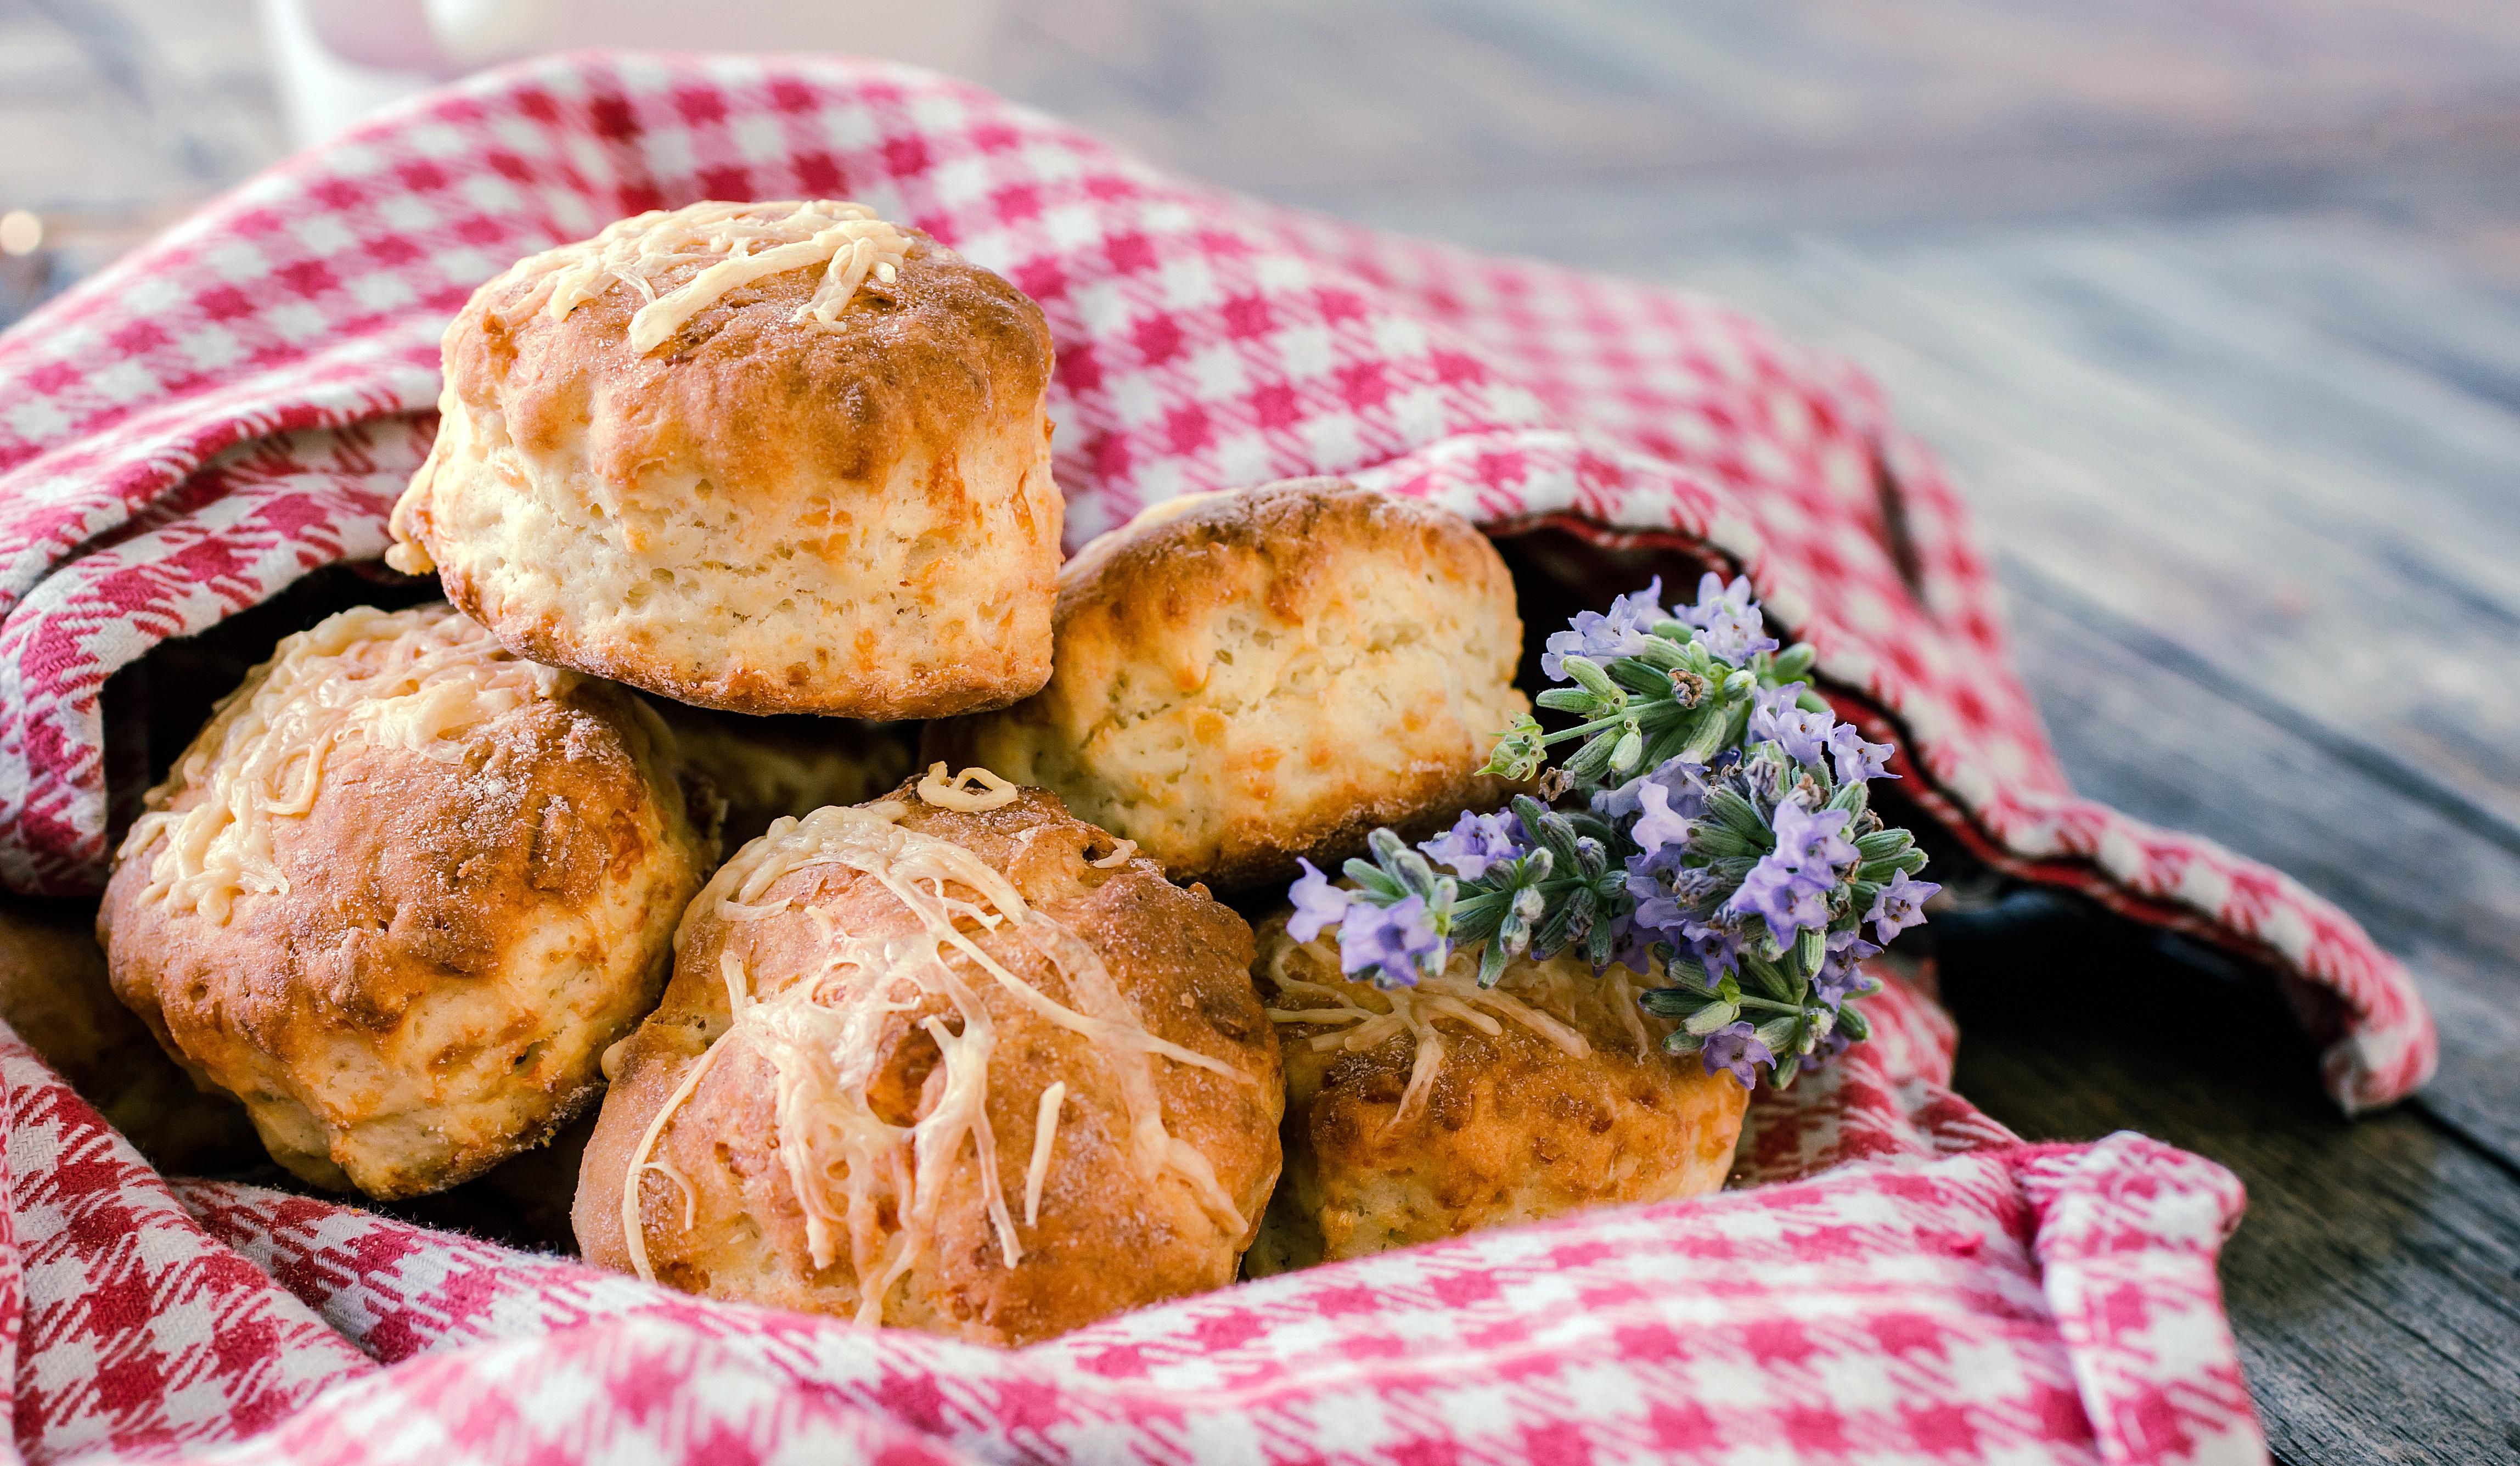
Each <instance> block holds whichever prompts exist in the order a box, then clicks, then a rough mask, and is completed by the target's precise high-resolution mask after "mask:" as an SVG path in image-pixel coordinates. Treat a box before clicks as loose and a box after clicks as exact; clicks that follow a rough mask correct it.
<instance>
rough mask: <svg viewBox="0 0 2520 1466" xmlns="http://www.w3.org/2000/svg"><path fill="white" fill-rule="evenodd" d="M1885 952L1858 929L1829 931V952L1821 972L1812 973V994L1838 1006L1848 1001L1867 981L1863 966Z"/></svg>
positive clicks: (1831, 1004)
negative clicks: (1855, 930) (1848, 997)
mask: <svg viewBox="0 0 2520 1466" xmlns="http://www.w3.org/2000/svg"><path fill="white" fill-rule="evenodd" d="M1879 955H1881V948H1879V947H1877V946H1874V945H1873V944H1872V943H1871V942H1868V941H1867V940H1865V939H1864V938H1863V937H1862V936H1861V935H1859V934H1858V933H1856V932H1853V931H1845V932H1831V933H1829V934H1828V954H1827V956H1825V957H1823V959H1822V960H1821V965H1820V971H1819V972H1816V973H1814V974H1812V996H1813V997H1814V998H1815V999H1817V1000H1818V1001H1820V1002H1823V1003H1825V1004H1827V1005H1828V1006H1829V1007H1832V1008H1835V1007H1838V1006H1841V1005H1842V1004H1844V1003H1845V1001H1846V999H1847V996H1848V994H1850V993H1852V992H1854V991H1855V989H1857V988H1859V987H1861V986H1863V985H1864V984H1865V977H1864V971H1863V967H1864V964H1865V963H1866V962H1868V961H1870V960H1871V959H1872V958H1874V957H1877V956H1879Z"/></svg>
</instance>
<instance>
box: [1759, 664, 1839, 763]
mask: <svg viewBox="0 0 2520 1466" xmlns="http://www.w3.org/2000/svg"><path fill="white" fill-rule="evenodd" d="M1802 692H1803V685H1802V684H1801V683H1800V682H1788V683H1786V684H1785V685H1784V686H1782V687H1763V688H1761V689H1759V691H1758V693H1757V694H1756V701H1755V704H1754V706H1753V707H1752V708H1751V709H1750V741H1751V742H1752V743H1773V744H1776V745H1778V747H1780V748H1782V749H1783V750H1784V751H1785V754H1786V756H1788V757H1790V758H1792V759H1793V760H1794V761H1795V762H1797V763H1819V762H1821V761H1822V759H1823V756H1825V755H1826V754H1827V752H1828V751H1829V750H1830V749H1832V748H1834V747H1835V746H1836V744H1835V740H1836V729H1837V726H1838V723H1837V719H1836V718H1834V717H1832V716H1830V715H1829V714H1828V713H1826V712H1814V711H1812V710H1810V709H1808V708H1804V707H1801V706H1800V705H1799V704H1798V703H1797V702H1796V701H1795V700H1796V699H1798V698H1800V697H1801V696H1802Z"/></svg>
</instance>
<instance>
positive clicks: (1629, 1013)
mask: <svg viewBox="0 0 2520 1466" xmlns="http://www.w3.org/2000/svg"><path fill="white" fill-rule="evenodd" d="M1259 951H1260V960H1259V963H1258V965H1257V966H1256V967H1255V968H1254V969H1253V977H1254V980H1255V981H1256V982H1257V983H1258V985H1259V987H1260V990H1261V993H1262V995H1263V997H1264V998H1265V999H1266V1000H1267V1002H1268V1004H1269V1016H1270V1018H1271V1019H1272V1021H1274V1022H1275V1023H1276V1024H1277V1026H1278V1032H1279V1036H1280V1039H1281V1041H1282V1042H1283V1044H1284V1046H1285V1070H1286V1122H1285V1151H1286V1179H1285V1183H1284V1184H1283V1185H1282V1186H1280V1187H1279V1188H1278V1195H1277V1198H1276V1199H1275V1200H1274V1201H1273V1202H1272V1203H1271V1204H1270V1207H1269V1216H1268V1220H1267V1221H1266V1223H1265V1224H1264V1225H1263V1226H1262V1228H1261V1232H1260V1237H1259V1240H1258V1241H1257V1242H1256V1243H1255V1244H1254V1245H1253V1247H1252V1249H1251V1255H1250V1258H1249V1259H1248V1261H1247V1265H1248V1267H1249V1270H1250V1271H1251V1273H1252V1274H1253V1275H1254V1276H1258V1275H1261V1274H1265V1273H1271V1272H1282V1271H1284V1270H1286V1269H1288V1268H1291V1267H1305V1266H1310V1265H1311V1264H1313V1263H1315V1262H1321V1261H1333V1260H1338V1259H1341V1258H1356V1257H1363V1256H1364V1255H1366V1254H1368V1253H1376V1252H1381V1251H1383V1250H1385V1249H1387V1248H1394V1247H1406V1246H1409V1245H1410V1244H1412V1243H1417V1242H1432V1241H1434V1240H1436V1239H1438V1238H1442V1237H1452V1236H1458V1235H1460V1234H1461V1233H1463V1232H1471V1231H1476V1230H1478V1229H1479V1228H1481V1227H1494V1226H1507V1225H1510V1224H1512V1223H1514V1222H1522V1221H1537V1220H1539V1219H1541V1218H1543V1217H1548V1216H1555V1215H1558V1214H1562V1213H1566V1212H1572V1211H1575V1210H1577V1209H1579V1208H1583V1207H1594V1206H1606V1205H1611V1204H1615V1203H1622V1202H1651V1201H1669V1200H1672V1199H1674V1198H1677V1197H1684V1196H1696V1195H1700V1194H1702V1193H1704V1192H1709V1191H1714V1190H1716V1189H1718V1188H1720V1187H1721V1186H1722V1185H1723V1184H1724V1178H1725V1176H1726V1174H1727V1173H1729V1172H1730V1171H1731V1170H1732V1168H1733V1146H1734V1145H1735V1144H1736V1143H1738V1141H1739V1140H1740V1138H1741V1117H1742V1114H1743V1112H1744V1111H1745V1110H1746V1109H1747V1108H1748V1106H1749V1100H1750V1093H1749V1091H1748V1090H1746V1089H1744V1088H1742V1087H1741V1084H1740V1082H1739V1081H1738V1080H1736V1079H1734V1078H1733V1076H1732V1075H1730V1074H1716V1075H1709V1074H1707V1073H1706V1069H1705V1066H1704V1065H1703V1064H1701V1063H1700V1062H1699V1061H1698V1060H1697V1059H1696V1058H1695V1057H1694V1056H1674V1055H1670V1054H1666V1053H1664V1052H1663V1047H1662V1039H1663V1035H1664V1034H1666V1033H1668V1032H1670V1031H1671V1029H1672V1024H1671V1021H1670V1020H1668V1019H1662V1018H1656V1017H1654V1016H1652V1015H1651V1014H1648V1013H1645V1012H1643V1011H1642V1010H1641V1009H1639V1008H1638V1006H1637V1002H1636V992H1637V990H1638V988H1640V987H1650V986H1654V985H1658V984H1659V983H1660V982H1661V978H1660V975H1659V973H1656V974H1654V975H1652V976H1649V977H1640V976H1639V975H1637V974H1634V973H1630V972H1629V971H1628V970H1627V969H1625V968H1623V967H1616V966H1614V967H1612V968H1610V969H1609V970H1608V971H1607V972H1606V973H1603V974H1600V975H1598V976H1596V975H1595V973H1594V971H1593V966H1592V964H1591V963H1590V962H1587V961H1585V960H1584V958H1583V957H1582V956H1581V955H1580V954H1579V953H1577V952H1575V951H1572V950H1569V951H1564V952H1560V953H1558V954H1557V955H1556V956H1554V957H1553V958H1551V959H1550V960H1548V961H1546V962H1535V961H1532V960H1530V959H1528V958H1522V959H1517V960H1515V961H1513V962H1511V963H1508V965H1507V967H1506V971H1505V976H1504V977H1503V978H1501V979H1500V980H1499V981H1498V982H1497V985H1495V986H1494V987H1490V988H1481V987H1480V986H1479V985H1478V956H1479V954H1478V950H1477V948H1475V947H1472V948H1468V949H1464V950H1462V951H1457V952H1455V953H1454V954H1453V959H1452V963H1451V965H1450V966H1449V967H1447V968H1446V970H1445V971H1444V973H1443V974H1442V975H1441V976H1440V977H1435V978H1427V979H1422V980H1420V981H1419V982H1418V985H1416V986H1414V987H1401V988H1396V989H1393V990H1391V991H1387V992H1386V991H1383V990H1382V989H1379V988H1377V987H1375V986H1374V985H1372V984H1370V983H1354V982H1349V981H1347V980H1346V979H1345V978H1343V977H1341V976H1340V974H1339V958H1338V951H1337V948H1336V946H1335V945H1334V944H1333V939H1332V938H1330V937H1327V936H1326V937H1323V938H1321V939H1316V940H1314V941H1311V942H1308V943H1297V942H1295V941H1294V940H1293V939H1290V938H1288V936H1287V935H1286V918H1285V917H1284V916H1283V915H1280V916H1276V917H1273V918H1271V919H1270V920H1268V921H1266V922H1263V923H1262V924H1261V926H1260V931H1259Z"/></svg>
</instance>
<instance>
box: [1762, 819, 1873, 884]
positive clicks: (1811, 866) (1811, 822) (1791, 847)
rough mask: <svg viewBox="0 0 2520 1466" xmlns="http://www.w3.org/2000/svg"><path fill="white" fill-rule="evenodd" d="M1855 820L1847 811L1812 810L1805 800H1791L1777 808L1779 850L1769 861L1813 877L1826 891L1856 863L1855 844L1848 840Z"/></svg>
mask: <svg viewBox="0 0 2520 1466" xmlns="http://www.w3.org/2000/svg"><path fill="white" fill-rule="evenodd" d="M1851 818H1853V816H1851V815H1849V814H1848V813H1847V812H1846V811H1845V810H1843V809H1821V810H1811V809H1806V808H1804V807H1803V802H1802V801H1801V800H1799V799H1788V800H1786V801H1784V802H1781V803H1779V804H1778V805H1777V813H1776V817H1775V819H1774V820H1773V821H1772V823H1773V824H1774V825H1775V827H1776V831H1777V848H1776V852H1775V853H1774V854H1772V855H1770V856H1769V857H1768V859H1770V860H1781V861H1782V862H1783V863H1784V866H1785V868H1786V869H1788V870H1791V871H1796V872H1799V873H1801V874H1803V875H1806V876H1809V877H1811V878H1812V879H1813V880H1815V881H1817V882H1818V883H1819V884H1820V886H1821V888H1822V889H1823V890H1825V889H1827V887H1828V886H1829V885H1830V884H1832V883H1833V882H1834V881H1835V880H1836V877H1837V871H1838V870H1839V869H1840V868H1841V867H1844V866H1849V865H1853V864H1854V863H1855V842H1854V841H1851V840H1849V839H1847V838H1846V822H1847V821H1848V820H1849V819H1851ZM1761 863H1762V864H1765V863H1766V862H1765V861H1762V862H1761Z"/></svg>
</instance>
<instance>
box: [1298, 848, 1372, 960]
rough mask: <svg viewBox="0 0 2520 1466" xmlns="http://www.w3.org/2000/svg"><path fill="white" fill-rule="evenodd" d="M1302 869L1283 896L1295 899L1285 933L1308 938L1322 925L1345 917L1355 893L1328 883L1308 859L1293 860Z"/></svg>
mask: <svg viewBox="0 0 2520 1466" xmlns="http://www.w3.org/2000/svg"><path fill="white" fill-rule="evenodd" d="M1295 863H1296V864H1297V865H1300V866H1302V867H1303V868H1304V873H1303V874H1302V875H1301V876H1298V877H1296V878H1295V884H1294V885H1293V886H1291V887H1289V888H1287V891H1286V898H1287V899H1288V900H1290V901H1293V902H1294V903H1295V914H1294V915H1292V916H1290V917H1288V918H1286V935H1287V936H1288V937H1291V938H1293V939H1295V940H1297V941H1310V940H1312V939H1314V938H1316V937H1319V936H1321V935H1322V929H1323V928H1325V927H1335V926H1337V925H1338V924H1339V923H1340V922H1341V921H1342V920H1344V919H1345V918H1346V916H1347V913H1348V907H1349V906H1350V905H1351V904H1353V903H1354V902H1355V900H1356V893H1355V892H1352V891H1341V890H1340V889H1339V888H1337V887H1335V886H1332V885H1331V884H1330V878H1329V877H1328V876H1326V875H1323V874H1322V873H1321V871H1320V870H1319V869H1317V868H1315V866H1314V865H1313V862H1311V861H1310V860H1302V859H1299V860H1297V861H1296V862H1295Z"/></svg>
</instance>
